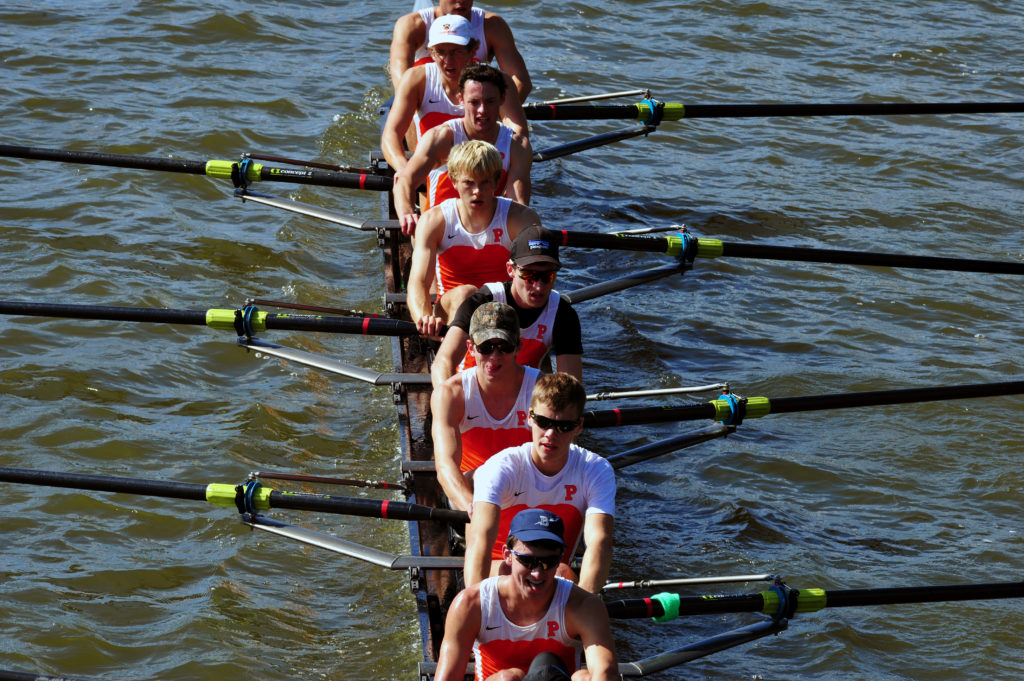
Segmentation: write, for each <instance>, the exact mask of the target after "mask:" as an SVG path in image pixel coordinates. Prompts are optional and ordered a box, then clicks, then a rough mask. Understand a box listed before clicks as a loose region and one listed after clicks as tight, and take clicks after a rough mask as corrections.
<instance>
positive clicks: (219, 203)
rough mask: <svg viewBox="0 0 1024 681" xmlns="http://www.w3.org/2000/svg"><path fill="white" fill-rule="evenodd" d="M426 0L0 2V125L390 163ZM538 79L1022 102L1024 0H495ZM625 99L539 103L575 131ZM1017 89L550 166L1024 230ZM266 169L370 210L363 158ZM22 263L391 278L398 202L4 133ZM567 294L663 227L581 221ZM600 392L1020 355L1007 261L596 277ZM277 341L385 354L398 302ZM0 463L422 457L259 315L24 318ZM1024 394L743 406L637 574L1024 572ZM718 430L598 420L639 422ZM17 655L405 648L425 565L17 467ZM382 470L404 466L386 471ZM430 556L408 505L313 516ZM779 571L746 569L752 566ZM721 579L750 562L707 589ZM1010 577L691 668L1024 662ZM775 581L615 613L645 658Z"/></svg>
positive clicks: (205, 148)
mask: <svg viewBox="0 0 1024 681" xmlns="http://www.w3.org/2000/svg"><path fill="white" fill-rule="evenodd" d="M408 4H411V3H401V4H392V3H378V4H374V3H359V4H356V3H323V2H289V3H267V2H257V3H240V2H228V3H198V2H154V1H148V2H137V3H99V2H80V3H74V4H72V3H56V2H42V3H24V2H14V3H11V2H8V3H5V4H4V6H3V7H2V8H0V74H2V79H0V95H2V96H0V121H2V122H0V130H2V131H3V133H2V135H0V139H2V143H4V144H22V145H33V146H41V147H54V148H68V149H82V150H87V151H111V152H117V153H128V154H141V155H149V156H161V157H173V158H184V159H197V160H206V159H221V158H223V159H234V158H236V157H237V156H238V154H239V153H241V152H245V151H264V152H269V153H276V154H280V155H285V156H292V157H298V158H317V159H320V160H326V161H329V162H335V163H342V164H348V165H363V164H365V162H366V158H367V152H368V150H369V149H370V148H371V147H372V146H373V145H374V144H375V143H376V130H377V120H376V113H375V112H376V109H377V107H378V105H379V104H380V103H381V102H382V101H383V100H384V99H385V98H386V97H387V96H388V95H389V94H390V88H389V86H388V81H387V77H386V72H385V69H384V64H385V62H386V50H387V45H388V41H389V40H390V27H391V24H392V22H393V21H394V19H395V18H396V17H397V16H398V15H399V14H400V13H402V12H403V11H406V9H407V5H408ZM488 7H493V8H494V9H496V10H498V11H500V12H502V13H503V14H504V15H505V16H506V17H507V18H508V19H509V21H510V24H511V26H512V28H513V30H514V32H515V34H516V36H517V38H518V40H519V44H520V48H521V50H522V52H523V54H524V56H525V58H526V59H527V62H528V64H529V66H530V69H531V73H532V76H533V81H534V84H535V97H536V98H538V99H543V98H552V97H557V96H563V95H581V94H588V93H595V92H603V91H614V90H622V89H626V88H631V87H649V88H651V89H652V91H653V92H654V95H655V96H656V97H658V98H660V99H662V100H665V101H681V102H683V103H702V104H703V103H755V102H788V101H796V102H847V101H861V102H872V101H990V100H991V101H999V100H1002V101H1019V100H1024V80H1022V79H1024V66H1022V64H1024V51H1022V48H1021V41H1020V34H1021V29H1022V24H1024V20H1022V16H1021V14H1020V12H1019V11H1018V9H1017V8H1016V6H1015V5H1013V4H1012V3H992V2H977V1H975V2H959V3H954V2H947V1H944V0H933V1H931V2H925V1H923V0H922V1H919V2H909V1H907V2H894V3H887V4H884V5H878V4H877V3H863V2H856V3H841V4H840V3H826V2H817V1H809V2H803V3H788V4H785V3H767V2H728V1H711V0H707V1H704V2H694V3H683V4H681V3H675V2H668V1H667V0H655V1H650V2H639V1H631V2H630V1H621V2H614V3H604V4H599V5H591V4H584V3H578V2H565V3H543V2H539V1H537V0H530V1H526V0H524V1H521V2H505V3H497V4H495V3H492V4H491V5H488ZM615 127H618V125H617V124H614V123H607V124H601V123H596V124H589V123H587V124H580V123H571V124H569V123H563V124H538V125H536V126H535V128H534V144H535V146H536V147H538V148H541V147H545V146H549V145H551V144H555V143H559V142H562V141H566V140H568V139H572V138H573V137H576V136H578V135H579V134H580V133H581V130H585V131H594V132H598V131H603V130H608V129H614V128H615ZM1022 130H1024V119H1022V115H1020V114H1008V115H989V116H947V117H938V116H935V117H900V118H893V119H880V118H836V119H771V120H765V119H750V120H726V121H722V120H719V121H712V120H703V121H687V122H677V123H665V124H663V125H662V126H661V129H659V130H658V131H657V132H656V133H655V134H653V135H652V136H651V137H650V138H649V139H646V140H632V141H629V142H625V143H621V144H617V145H614V146H611V147H606V148H603V149H599V150H594V151H589V152H585V153H583V154H581V155H579V156H576V157H570V158H568V159H564V160H560V161H555V162H551V163H547V164H542V165H539V166H537V167H536V168H535V171H534V197H535V206H536V208H537V209H538V211H539V212H540V214H541V215H542V217H543V218H544V220H545V222H546V223H547V224H549V225H550V226H553V227H558V228H567V229H580V230H595V231H608V230H613V229H631V228H638V227H642V226H655V227H660V226H668V225H673V224H686V225H687V226H688V227H689V228H690V229H691V230H692V231H694V232H695V233H697V234H699V235H701V236H707V237H712V238H719V239H722V240H724V241H732V242H751V241H758V242H770V243H776V244H781V245H801V246H815V247H822V248H842V249H864V250H874V251H885V252H901V253H914V254H924V255H937V256H952V257H965V258H981V259H997V260H1009V261H1017V262H1019V261H1020V260H1021V259H1022V257H1024V255H1022V254H1024V238H1022V236H1021V215H1022V214H1024V185H1022V182H1024V171H1022V170H1021V161H1022V159H1021V149H1020V142H1019V140H1020V136H1021V133H1022ZM261 188H262V189H264V190H266V191H270V192H274V193H278V194H281V195H286V196H292V197H294V198H298V199H300V200H303V201H308V202H311V203H316V204H321V205H325V206H329V207H331V208H334V209H336V210H340V211H343V212H347V213H351V214H354V215H359V216H363V217H367V218H369V217H375V216H376V214H377V210H378V208H377V206H378V200H379V197H378V196H377V195H376V194H372V193H360V192H357V191H351V190H331V189H326V188H314V187H298V186H295V187H293V186H288V185H266V186H263V187H261ZM0 244H2V246H3V258H2V259H0V281H2V287H3V291H2V296H0V298H3V299H14V300H38V301H46V302H71V303H85V304H112V305H133V306H148V307H169V308H185V309H205V308H208V307H237V306H239V305H240V304H241V303H242V302H243V301H244V300H245V298H247V297H250V296H263V297H278V298H286V299H290V300H296V301H301V302H307V303H318V304H333V305H338V306H343V307H352V308H358V309H366V310H374V309H380V307H381V304H382V302H381V301H382V286H381V279H380V274H379V257H378V254H377V252H376V249H375V243H374V238H373V237H372V236H370V235H363V234H359V233H354V232H351V231H347V230H343V229H340V228H336V227H332V226H330V225H326V224H325V223H321V222H317V221H314V220H311V219H306V218H300V217H295V216H291V215H286V214H282V213H279V212H275V211H274V210H273V209H271V208H266V207H261V206H257V205H253V204H245V205H243V204H241V203H239V202H238V201H237V200H236V199H234V198H232V197H231V189H230V187H229V186H228V184H227V183H223V182H217V181H213V180H209V179H206V178H201V177H195V176H185V175H172V174H163V173H155V172H146V171H139V170H127V169H114V168H99V167H90V166H72V165H60V164H55V163H45V162H37V161H17V160H13V159H0ZM567 260H568V261H569V263H570V265H571V267H570V268H569V269H568V271H567V273H566V275H565V276H564V277H560V282H561V284H560V286H561V287H562V288H563V289H572V288H576V287H578V286H580V285H584V284H589V283H593V282H596V281H599V280H602V279H604V278H607V277H608V276H610V275H613V274H623V273H626V272H630V271H633V270H636V269H639V268H642V267H646V266H649V265H653V264H660V261H658V260H657V259H656V258H655V257H654V256H650V255H639V254H636V255H629V254H626V255H622V254H614V255H613V254H608V253H596V252H573V253H570V254H568V256H567ZM579 310H580V313H581V317H582V318H583V322H584V326H585V329H586V334H587V338H586V355H585V373H586V378H587V382H588V387H589V388H591V389H592V390H598V389H601V390H609V389H614V388H653V387H671V386H678V385H692V384H700V383H706V382H711V381H729V382H730V384H731V385H732V387H733V389H734V390H736V391H737V392H739V393H742V394H747V395H766V396H769V397H788V396H798V395H809V394H820V393H830V392H847V391H859V390H880V389H889V388H902V387H916V386H932V385H957V384H966V383H981V382H990V381H1001V380H1017V379H1019V378H1020V376H1021V374H1022V372H1024V352H1022V349H1021V343H1020V341H1021V329H1022V324H1021V321H1020V319H1021V317H1022V316H1024V306H1022V296H1021V286H1020V282H1019V281H1017V280H1015V279H1014V278H1013V277H1008V276H995V275H983V274H957V273H940V272H928V271H914V270H902V269H901V270H894V269H881V268H872V269H867V268H853V267H839V266H830V265H810V264H808V265H802V264H785V263H777V262H769V261H756V260H738V259H721V260H718V261H710V260H703V261H698V263H697V266H696V268H695V269H694V271H693V272H690V273H688V274H687V275H686V277H685V278H682V279H671V280H664V281H661V282H659V283H656V284H650V285H647V286H645V287H643V288H639V289H636V290H634V291H631V292H628V293H622V294H616V295H613V296H610V297H608V298H604V299H599V300H596V301H593V302H589V303H585V304H581V305H580V307H579ZM267 336H268V338H269V339H270V340H273V341H276V342H280V343H283V344H285V345H292V346H295V347H299V348H302V349H305V350H309V351H311V352H316V353H321V354H325V355H330V356H334V357H338V358H341V359H343V360H346V361H350V362H354V363H358V364H363V365H367V366H372V367H375V368H377V369H380V370H385V369H386V368H387V366H388V362H389V349H388V346H387V344H385V343H383V342H381V341H378V340H374V339H361V338H340V337H329V336H322V335H309V334H299V333H280V332H279V333H275V334H273V335H271V334H268V335H267ZM0 389H2V397H0V408H2V413H3V418H2V419H0V441H2V442H3V443H4V446H3V448H2V449H0V465H3V466H18V467H27V468H42V469H52V470H62V471H74V472H86V473H102V474H110V475H125V476H133V477H144V478H164V479H171V480H184V481H189V482H231V483H234V482H239V481H241V480H242V479H243V478H244V477H245V475H246V474H247V473H248V471H250V470H254V469H263V470H267V469H277V470H287V471H296V472H305V473H312V474H319V475H336V476H342V477H358V478H376V479H385V480H393V479H396V478H397V477H398V466H397V461H398V458H399V452H398V437H397V435H396V433H395V430H394V426H395V417H394V410H393V408H392V406H391V403H390V396H389V395H388V394H387V391H386V390H383V389H378V388H372V387H366V386H363V385H362V384H356V383H352V382H348V381H345V380H343V379H339V378H335V377H327V376H325V375H322V374H320V373H318V372H314V371H311V370H306V369H303V368H300V367H296V366H293V365H288V364H285V363H282V362H280V361H278V360H267V359H257V358H256V357H255V356H254V355H251V354H247V353H246V352H245V351H243V350H240V349H238V348H236V347H235V346H234V339H233V337H231V334H230V333H225V332H216V331H213V330H207V329H200V328H191V327H171V326H163V325H143V324H127V323H125V324H114V323H104V322H82V321H74V320H43V319H30V318H13V317H8V318H4V319H2V320H0ZM1022 404H1024V403H1022V401H1021V398H1020V397H1007V398H991V399H982V400H961V401H946V402H936V403H926V404H918V405H910V406H901V407H886V408H866V409H855V410H844V411H829V412H815V413H810V414H794V415H776V416H768V417H765V418H762V419H757V420H748V421H747V422H746V423H745V424H743V425H742V426H741V427H740V429H739V431H738V432H737V434H736V435H734V436H732V437H730V438H729V439H728V440H726V441H716V442H712V443H709V444H705V445H701V446H699V447H696V448H693V449H690V450H686V451H684V452H681V453H678V454H675V455H669V456H666V457H664V458H662V459H659V460H656V461H653V462H648V463H644V464H639V465H637V466H635V467H633V468H630V469H626V470H624V471H622V474H621V476H620V494H619V508H620V513H619V517H618V518H617V537H618V541H617V545H616V554H615V560H614V565H613V570H612V573H613V577H614V578H616V579H620V578H621V579H626V578H655V579H657V578H668V577H674V576H700V575H717V574H743V573H751V572H776V573H779V574H782V575H784V576H785V577H786V578H787V580H788V582H789V583H790V584H792V585H793V586H796V587H810V586H820V587H824V588H827V589H847V588H862V587H875V586H909V585H925V584H951V583H966V582H985V581H1010V580H1017V579H1020V577H1021V573H1022V568H1024V559H1022V557H1021V552H1022V551H1024V540H1022V537H1021V529H1020V507H1021V500H1022V488H1024V476H1022V474H1021V472H1020V460H1021V454H1022V450H1024V438H1022V436H1021V434H1020V421H1021V414H1022ZM690 427H692V426H686V425H683V426H659V427H653V426H652V427H643V428H630V429H623V430H621V431H608V430H602V431H593V432H591V433H587V434H585V436H584V440H585V444H586V445H587V446H590V447H592V448H594V449H596V450H598V451H601V452H605V453H612V452H615V451H617V450H621V449H624V448H627V447H632V446H635V445H639V444H643V443H646V442H650V441H653V440H656V439H659V438H663V437H667V436H670V435H675V434H677V433H680V432H684V431H685V430H688V429H689V428H690ZM3 492H4V501H5V503H4V507H3V510H2V512H0V547H2V549H0V608H2V612H3V615H2V616H0V668H8V669H19V670H24V671H32V672H39V673H50V674H63V675H71V676H74V675H78V676H91V677H99V678H109V679H129V678H131V679H134V678H146V679H162V680H168V681H170V680H171V679H211V680H212V679H219V678H233V677H241V676H243V675H244V676H258V677H262V678H268V679H286V678H296V679H298V678H304V679H311V678H323V679H346V678H361V679H362V678H370V679H409V678H411V677H412V676H413V674H414V669H415V663H416V661H417V660H418V659H419V656H420V651H419V640H418V630H417V629H416V625H415V621H414V617H413V612H414V603H413V600H412V597H411V595H410V594H409V593H408V590H407V587H406V576H405V575H403V574H401V573H395V574H392V573H387V572H385V571H383V570H381V569H379V568H376V567H371V566H366V565H363V564H360V563H357V562H355V561H352V560H348V559H344V558H340V557H337V556H334V555H331V554H325V553H322V552H319V551H317V550H313V549H307V548H304V547H302V546H299V545H296V544H292V543H289V542H287V541H286V540H283V539H277V538H273V537H269V536H260V535H254V534H252V533H250V532H249V531H247V530H246V529H245V528H244V527H243V526H241V525H239V524H238V522H237V521H236V519H235V514H234V513H233V512H231V511H229V510H226V509H215V508H211V507H206V506H205V505H202V504H196V503H194V502H184V501H181V502H173V501H169V500H163V499H147V498H141V497H131V496H126V495H109V494H98V493H97V494H93V493H79V492H75V491H69V490H54V489H44V488H38V489H37V488H32V487H26V486H20V485H4V486H3ZM367 494H373V495H375V496H379V494H377V493H367ZM279 517H282V518H283V519H284V520H287V521H289V522H295V523H298V524H302V525H306V526H310V527H314V528H317V529H321V530H324V531H329V532H333V533H335V534H337V535H338V536H341V537H345V538H350V539H356V540H358V541H362V542H365V543H368V544H371V545H373V546H378V547H381V548H386V549H389V550H394V551H396V552H401V551H404V550H406V547H407V542H408V538H407V534H406V531H405V527H404V526H403V525H402V524H401V523H397V524H396V523H387V522H385V521H374V520H365V519H357V518H352V519H345V518H341V519H339V518H333V517H332V518H323V517H311V516H308V515H305V516H304V515H300V514H296V513H284V512H282V513H280V514H279ZM760 588H762V587H761V585H757V584H755V585H747V586H746V587H741V589H745V590H759V589H760ZM709 590H712V591H714V590H725V589H724V588H719V587H712V588H710V589H709ZM1022 615H1024V609H1022V607H1021V604H1020V603H1019V602H1016V601H999V602H970V603H964V604H952V605H950V604H946V605H942V604H935V605H922V606H898V607H886V608H881V607H879V608H861V609H853V608H851V609H842V610H826V611H824V612H820V613H815V614H808V615H799V616H797V618H796V619H795V620H794V621H793V622H792V624H791V626H790V629H789V631H787V632H786V633H784V634H782V635H781V636H779V637H778V638H771V639H765V640H763V641H761V642H759V643H758V644H755V645H752V646H748V647H747V648H743V649H738V650H734V651H731V652H727V653H723V654H720V655H716V656H713V657H711V658H708V659H705V660H702V661H698V662H695V663H693V664H692V665H689V666H687V667H683V668H679V669H676V670H674V671H671V672H667V673H665V674H662V675H661V677H662V678H694V679H696V678H702V679H703V678H707V679H740V678H763V679H796V678H799V679H816V678H842V679H922V680H923V679H949V678H958V679H965V678H976V679H993V678H999V679H1011V678H1017V677H1019V676H1020V673H1021V669H1022V667H1024V645H1022V644H1021V634H1022V629H1024V624H1022ZM750 621H753V620H752V619H751V618H749V617H741V616H735V617H732V616H730V617H724V618H704V619H699V618H695V619H690V620H686V621H683V622H677V623H672V624H666V625H654V624H650V623H642V622H629V623H623V624H617V625H616V634H617V638H618V640H619V645H620V649H621V653H622V657H623V658H625V659H636V658H638V657H640V656H644V655H649V654H653V653H655V652H657V651H659V650H664V649H667V648H670V647H675V646H678V645H682V644H684V643H687V642H690V641H692V640H694V639H696V638H699V637H701V636H704V635H708V634H711V633H715V632H718V631H721V630H724V629H726V628H727V627H729V626H734V625H739V624H744V623H747V622H750Z"/></svg>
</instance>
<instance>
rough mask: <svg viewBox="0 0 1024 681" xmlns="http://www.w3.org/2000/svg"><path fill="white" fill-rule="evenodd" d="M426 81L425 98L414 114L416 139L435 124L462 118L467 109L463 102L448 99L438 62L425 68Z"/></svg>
mask: <svg viewBox="0 0 1024 681" xmlns="http://www.w3.org/2000/svg"><path fill="white" fill-rule="evenodd" d="M423 73H424V76H425V78H426V81H425V83H424V87H423V99H421V100H420V105H419V107H418V108H417V109H416V113H414V114H413V116H412V122H413V126H415V129H416V139H420V138H421V137H423V133H425V132H426V131H427V130H430V129H431V128H433V127H434V126H437V125H441V124H442V123H444V122H445V121H450V120H452V119H453V118H462V116H463V115H464V114H465V113H466V110H465V109H464V108H463V106H462V105H461V104H456V103H455V102H453V101H452V100H450V99H448V93H447V92H445V91H444V83H443V82H442V80H441V69H439V68H438V67H437V64H435V63H433V62H431V63H429V64H427V65H426V67H425V68H424V70H423Z"/></svg>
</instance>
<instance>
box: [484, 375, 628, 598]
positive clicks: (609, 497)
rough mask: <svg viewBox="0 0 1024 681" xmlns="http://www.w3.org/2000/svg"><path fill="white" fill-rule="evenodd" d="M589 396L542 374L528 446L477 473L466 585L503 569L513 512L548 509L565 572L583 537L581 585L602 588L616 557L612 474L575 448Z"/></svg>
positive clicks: (567, 381)
mask: <svg viewBox="0 0 1024 681" xmlns="http://www.w3.org/2000/svg"><path fill="white" fill-rule="evenodd" d="M586 399H587V396H586V392H585V391H584V390H583V384H582V383H580V382H579V381H578V380H576V379H575V378H573V377H572V376H570V375H569V374H563V373H556V374H545V375H543V376H541V377H540V378H538V379H537V384H536V386H535V387H534V389H533V396H532V398H531V400H530V426H531V441H530V442H527V443H525V444H523V445H521V446H518V447H510V448H509V449H505V450H503V451H501V452H499V453H498V454H495V455H494V456H492V457H491V458H490V459H488V460H487V461H486V462H485V463H484V464H483V465H481V466H480V468H479V469H478V470H477V471H476V474H475V475H474V480H473V512H472V514H471V516H470V517H471V523H470V526H469V528H468V530H467V532H466V567H465V579H466V584H476V583H477V582H479V581H480V580H482V579H484V578H485V577H487V576H488V575H494V574H498V572H499V570H501V569H502V566H503V565H505V562H504V558H503V552H502V546H503V544H504V543H505V540H506V538H507V535H508V531H509V530H508V527H509V522H510V521H511V520H512V518H513V517H514V516H515V515H516V513H518V512H519V511H521V510H523V509H524V508H545V509H548V510H550V511H552V512H553V513H556V514H557V515H558V516H559V517H561V518H562V521H563V522H564V523H565V528H566V532H565V547H566V550H565V553H564V555H563V556H562V563H563V564H562V566H561V567H560V573H561V574H563V575H572V571H571V570H570V569H569V566H568V561H569V559H570V558H572V555H573V553H574V552H575V550H576V546H577V544H579V541H580V538H581V536H582V539H583V541H584V543H585V544H586V549H585V550H584V552H583V564H582V567H581V569H580V579H579V584H580V586H581V587H582V588H584V589H586V590H587V591H590V592H591V593H597V591H598V590H600V589H601V587H603V586H604V584H605V581H606V580H607V578H608V569H609V567H610V566H611V559H612V531H613V524H614V523H613V517H614V515H615V474H614V472H613V471H612V467H611V464H609V463H608V461H607V460H606V459H604V458H602V457H600V456H598V455H597V454H594V453H593V452H591V451H588V450H586V449H583V448H582V447H580V446H578V445H576V444H573V439H574V438H575V437H576V436H577V435H579V433H580V431H581V430H583V406H584V404H585V402H586ZM492 561H493V562H492ZM506 567H507V565H506Z"/></svg>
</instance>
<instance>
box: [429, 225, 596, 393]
mask: <svg viewBox="0 0 1024 681" xmlns="http://www.w3.org/2000/svg"><path fill="white" fill-rule="evenodd" d="M505 267H506V271H507V273H508V276H509V277H511V280H510V281H505V282H491V283H488V284H485V285H484V286H482V287H480V288H479V289H477V291H476V292H475V293H473V294H472V295H471V296H469V298H467V299H466V301H465V302H464V303H462V305H460V306H459V308H458V310H457V311H456V312H455V315H454V316H453V317H452V319H451V321H450V322H449V325H448V331H447V333H445V336H444V340H443V341H442V343H441V347H440V348H439V349H438V351H437V354H436V356H435V357H434V362H433V364H432V365H431V367H430V375H431V378H432V380H433V383H434V387H437V386H438V385H440V384H441V383H442V382H443V381H444V380H445V379H447V378H448V377H449V376H451V375H453V374H454V373H455V372H456V371H457V370H460V371H461V370H462V369H464V368H468V367H471V366H473V364H474V360H473V353H472V351H471V350H469V349H468V345H467V343H468V340H469V335H468V331H469V320H470V318H471V317H472V316H473V312H474V311H475V310H476V309H477V308H478V307H480V306H481V305H483V304H484V303H488V302H490V301H492V300H497V301H498V302H501V303H507V304H509V305H511V306H512V307H513V308H514V309H515V311H516V314H517V315H518V316H519V329H520V332H519V338H520V349H519V354H518V355H517V356H516V361H518V362H519V363H520V364H522V365H523V366H531V367H536V368H540V365H541V362H542V361H543V359H544V357H545V356H546V355H548V354H549V353H550V354H551V355H553V356H554V358H555V367H556V368H557V369H558V371H564V372H565V373H568V374H572V375H573V376H575V377H576V378H578V379H580V380H582V378H583V366H582V354H583V341H582V338H581V332H580V318H579V315H577V314H576V311H575V310H574V309H573V308H572V304H571V303H569V301H567V300H563V299H562V297H561V295H560V294H559V293H558V291H555V290H554V288H553V287H554V282H555V275H556V273H557V272H558V270H559V269H560V268H561V263H560V262H559V259H558V239H557V235H556V234H554V233H552V232H551V231H550V230H547V229H544V228H543V227H540V226H529V227H526V228H525V229H523V230H522V231H521V232H519V235H518V236H516V238H515V239H514V240H513V241H512V248H511V251H510V258H509V260H508V262H507V263H506V265H505Z"/></svg>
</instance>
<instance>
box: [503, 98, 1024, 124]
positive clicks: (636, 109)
mask: <svg viewBox="0 0 1024 681" xmlns="http://www.w3.org/2000/svg"><path fill="white" fill-rule="evenodd" d="M656 106H657V105H656ZM660 106H661V107H662V110H661V114H662V115H663V119H662V120H667V121H677V120H681V119H684V118H686V119H691V118H776V117H780V118H781V117H817V116H916V115H943V114H990V113H1020V112H1024V102H917V103H915V102H850V103H835V104H799V103H794V104H682V103H679V102H668V103H665V104H662V105H660ZM523 110H524V111H525V113H526V118H527V119H529V120H534V121H556V120H564V121H568V120H607V119H620V120H639V119H644V120H647V119H648V118H649V117H650V116H651V106H650V105H649V104H647V103H646V102H643V103H638V104H529V105H526V106H524V107H523Z"/></svg>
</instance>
